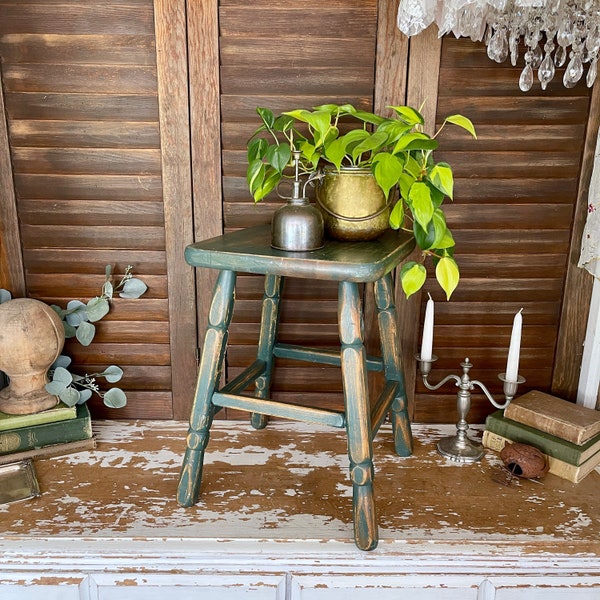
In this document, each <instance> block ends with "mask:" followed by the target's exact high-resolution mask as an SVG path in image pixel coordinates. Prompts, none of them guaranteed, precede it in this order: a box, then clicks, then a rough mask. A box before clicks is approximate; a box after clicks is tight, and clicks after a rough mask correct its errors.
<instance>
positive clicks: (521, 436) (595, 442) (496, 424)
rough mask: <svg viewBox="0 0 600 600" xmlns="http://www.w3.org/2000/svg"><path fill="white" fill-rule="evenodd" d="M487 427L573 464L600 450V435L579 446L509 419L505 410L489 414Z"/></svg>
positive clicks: (577, 463)
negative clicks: (505, 415)
mask: <svg viewBox="0 0 600 600" xmlns="http://www.w3.org/2000/svg"><path fill="white" fill-rule="evenodd" d="M485 427H486V429H488V430H489V431H493V432H494V433H497V434H499V435H501V436H504V437H505V438H508V439H509V440H512V441H513V442H521V443H523V444H531V445H532V446H535V447H536V448H538V449H539V450H541V451H542V452H543V453H544V454H548V456H553V457H554V458H558V459H559V460H564V461H565V462H568V463H571V464H572V465H580V464H581V463H583V462H585V461H586V460H587V459H588V458H590V457H591V456H593V455H594V454H596V452H598V451H600V435H597V436H596V437H594V438H592V439H591V440H589V441H587V442H586V443H585V444H583V445H581V446H579V445H577V444H573V443H572V442H568V441H567V440H563V439H562V438H559V437H556V436H554V435H550V434H549V433H546V432H545V431H541V430H539V429H535V428H534V427H529V426H528V425H524V424H523V423H518V422H517V421H513V420H512V419H507V418H506V417H504V416H503V412H502V411H501V410H498V411H496V412H494V413H492V414H491V415H488V416H487V417H486V420H485Z"/></svg>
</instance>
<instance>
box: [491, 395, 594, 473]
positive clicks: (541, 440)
mask: <svg viewBox="0 0 600 600" xmlns="http://www.w3.org/2000/svg"><path fill="white" fill-rule="evenodd" d="M482 441H483V445H484V446H485V447H486V448H490V449H491V450H496V451H498V452H499V451H500V450H502V448H504V446H505V445H506V444H510V443H512V442H520V443H522V444H529V445H530V446H534V447H536V448H537V449H538V450H540V451H541V452H543V453H544V454H545V455H546V459H547V461H548V465H549V472H550V473H553V474H554V475H558V476H559V477H562V478H563V479H567V480H569V481H572V482H574V483H578V482H579V481H581V480H582V479H583V478H584V477H586V475H589V473H591V472H592V471H593V470H594V469H595V468H596V467H598V466H600V411H597V410H594V409H591V408H585V407H583V406H579V405H577V404H573V403H572V402H568V401H567V400H562V399H561V398H557V397H556V396H551V395H549V394H545V393H543V392H539V391H535V390H534V391H531V392H527V393H526V394H523V396H521V397H520V398H517V399H515V400H513V401H512V402H511V403H510V404H509V405H508V406H507V407H506V409H504V411H502V410H498V411H496V412H494V413H492V414H491V415H489V416H488V417H487V418H486V422H485V431H484V432H483V440H482Z"/></svg>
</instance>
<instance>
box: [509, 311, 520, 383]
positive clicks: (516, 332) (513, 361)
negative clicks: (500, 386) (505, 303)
mask: <svg viewBox="0 0 600 600" xmlns="http://www.w3.org/2000/svg"><path fill="white" fill-rule="evenodd" d="M522 312H523V309H521V310H520V311H519V312H518V313H517V314H516V315H515V318H514V319H513V326H512V333H511V336H510V346H509V347H508V360H507V361H506V380H507V381H511V382H515V381H517V378H518V375H519V354H520V352H521V329H522V327H523V316H522V315H521V313H522Z"/></svg>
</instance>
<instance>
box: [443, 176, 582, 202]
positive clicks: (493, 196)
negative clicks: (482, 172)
mask: <svg viewBox="0 0 600 600" xmlns="http://www.w3.org/2000/svg"><path fill="white" fill-rule="evenodd" d="M454 184H455V189H454V191H455V194H454V197H455V198H457V199H459V198H460V199H461V200H462V201H466V200H474V201H476V202H480V203H485V202H490V201H491V202H499V201H502V202H504V201H510V200H513V199H518V200H519V202H540V201H542V202H549V203H551V204H557V203H559V202H566V203H569V202H570V199H572V198H573V194H575V193H576V190H577V180H576V179H555V178H547V179H539V178H538V179H534V178H531V177H521V178H518V179H505V178H502V177H494V178H492V177H488V178H485V179H483V178H481V179H478V178H476V177H469V178H466V177H465V178H460V177H457V178H456V180H455V182H454Z"/></svg>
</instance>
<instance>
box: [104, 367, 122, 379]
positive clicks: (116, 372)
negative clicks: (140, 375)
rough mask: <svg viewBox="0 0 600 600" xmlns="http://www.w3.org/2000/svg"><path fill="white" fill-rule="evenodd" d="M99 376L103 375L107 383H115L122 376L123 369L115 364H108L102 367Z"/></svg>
mask: <svg viewBox="0 0 600 600" xmlns="http://www.w3.org/2000/svg"><path fill="white" fill-rule="evenodd" d="M100 376H101V377H104V378H105V379H106V381H108V383H117V381H120V380H121V378H122V377H123V369H121V368H120V367H117V366H116V365H110V367H107V368H106V369H104V371H103V372H102V373H101V374H100Z"/></svg>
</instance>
